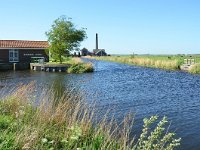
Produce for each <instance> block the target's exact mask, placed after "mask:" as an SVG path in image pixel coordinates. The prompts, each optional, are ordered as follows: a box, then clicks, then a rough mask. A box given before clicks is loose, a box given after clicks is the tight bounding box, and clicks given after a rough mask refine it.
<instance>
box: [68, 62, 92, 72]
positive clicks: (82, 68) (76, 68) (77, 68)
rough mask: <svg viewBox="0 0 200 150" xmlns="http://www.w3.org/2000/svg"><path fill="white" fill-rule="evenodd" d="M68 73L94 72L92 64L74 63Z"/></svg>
mask: <svg viewBox="0 0 200 150" xmlns="http://www.w3.org/2000/svg"><path fill="white" fill-rule="evenodd" d="M67 71H68V73H87V72H93V71H94V68H93V66H92V63H74V64H72V65H71V66H70V67H69V68H68V70H67Z"/></svg>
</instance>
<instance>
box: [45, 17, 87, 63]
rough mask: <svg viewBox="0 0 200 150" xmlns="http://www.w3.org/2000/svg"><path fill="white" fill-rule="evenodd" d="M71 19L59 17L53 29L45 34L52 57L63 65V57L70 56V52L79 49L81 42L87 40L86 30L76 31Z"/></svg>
mask: <svg viewBox="0 0 200 150" xmlns="http://www.w3.org/2000/svg"><path fill="white" fill-rule="evenodd" d="M70 19H71V18H68V19H67V18H66V16H61V17H59V18H58V19H56V20H55V21H54V23H53V25H52V26H51V29H50V30H49V31H48V32H46V33H45V34H46V36H47V37H48V42H49V43H50V46H49V51H50V53H51V56H52V57H53V58H54V59H55V60H59V61H60V63H62V56H63V55H69V54H70V51H72V50H74V49H77V48H78V47H79V46H80V42H81V41H83V40H84V39H85V38H86V32H85V30H84V28H82V29H79V30H78V29H76V28H75V25H74V24H73V23H72V22H71V21H70Z"/></svg>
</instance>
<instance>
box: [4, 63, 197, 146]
mask: <svg viewBox="0 0 200 150" xmlns="http://www.w3.org/2000/svg"><path fill="white" fill-rule="evenodd" d="M86 61H87V60H86ZM92 61H93V64H94V66H95V72H94V73H89V74H78V75H75V74H65V73H45V72H31V71H22V72H20V71H18V72H13V71H11V72H0V92H1V93H3V92H5V91H3V89H2V87H3V86H5V85H6V86H7V87H10V88H11V87H14V86H15V85H17V84H19V83H29V82H30V81H35V82H36V85H37V90H38V91H40V90H41V89H43V88H52V87H53V88H55V90H58V91H60V92H62V91H65V90H66V89H68V90H69V89H76V92H83V91H84V93H86V94H85V95H86V98H87V100H88V101H93V100H96V101H97V103H98V106H99V108H103V109H104V110H106V109H108V108H113V111H114V113H115V114H116V118H117V119H121V117H120V116H121V115H120V114H126V113H128V112H130V111H132V112H135V113H136V116H135V122H136V123H135V124H136V125H135V127H136V129H135V130H137V129H138V128H137V125H141V123H142V119H143V118H144V117H148V116H151V115H156V114H157V115H159V116H168V118H169V120H170V121H171V130H172V131H176V133H177V135H178V136H179V137H182V143H181V147H180V149H200V75H191V74H188V73H184V72H178V71H164V70H159V69H152V68H143V67H135V66H129V65H123V64H118V63H111V62H103V61H95V60H92ZM136 132H137V131H136Z"/></svg>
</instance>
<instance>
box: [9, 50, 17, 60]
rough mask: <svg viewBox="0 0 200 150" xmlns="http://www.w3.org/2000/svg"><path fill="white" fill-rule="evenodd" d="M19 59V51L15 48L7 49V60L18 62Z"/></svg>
mask: <svg viewBox="0 0 200 150" xmlns="http://www.w3.org/2000/svg"><path fill="white" fill-rule="evenodd" d="M18 61H19V51H18V50H17V49H10V50H9V62H18Z"/></svg>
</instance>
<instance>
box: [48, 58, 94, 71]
mask: <svg viewBox="0 0 200 150" xmlns="http://www.w3.org/2000/svg"><path fill="white" fill-rule="evenodd" d="M47 64H50V65H54V64H55V65H57V64H60V63H59V62H52V61H51V62H49V63H47ZM62 64H64V65H69V66H70V67H69V68H68V70H67V72H68V73H89V72H93V71H94V67H93V65H92V63H90V62H89V63H85V62H83V61H82V60H81V59H80V58H77V57H75V58H73V57H65V58H63V62H62Z"/></svg>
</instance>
